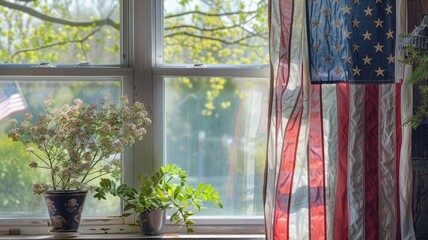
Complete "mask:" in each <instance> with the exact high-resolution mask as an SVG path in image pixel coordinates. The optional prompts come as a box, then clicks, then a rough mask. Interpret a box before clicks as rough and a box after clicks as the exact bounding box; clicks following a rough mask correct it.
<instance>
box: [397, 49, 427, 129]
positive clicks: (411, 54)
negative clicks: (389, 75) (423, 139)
mask: <svg viewBox="0 0 428 240" xmlns="http://www.w3.org/2000/svg"><path fill="white" fill-rule="evenodd" d="M405 50H406V53H407V55H406V57H405V58H404V59H403V60H402V63H404V64H411V65H414V66H415V68H414V70H413V72H412V74H411V75H410V76H409V78H408V79H407V81H406V83H407V84H410V85H419V86H418V88H419V92H420V101H419V102H418V106H417V109H416V112H415V113H414V114H413V116H412V117H410V118H408V119H406V120H405V122H404V123H405V124H410V125H411V126H412V127H413V128H417V127H418V126H419V125H420V124H421V123H422V121H423V120H424V119H425V118H427V117H428V111H427V110H428V86H426V82H424V81H426V80H427V79H428V71H427V69H428V52H427V51H426V50H422V49H418V48H415V47H411V46H410V47H406V48H405Z"/></svg>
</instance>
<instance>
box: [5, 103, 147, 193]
mask: <svg viewBox="0 0 428 240" xmlns="http://www.w3.org/2000/svg"><path fill="white" fill-rule="evenodd" d="M147 115H148V113H147V111H146V110H145V108H144V105H143V104H142V103H139V102H135V103H134V104H133V105H132V106H131V107H128V98H127V97H126V96H123V97H121V99H120V103H119V105H117V104H114V103H112V101H111V100H110V98H109V97H104V98H102V99H100V100H99V102H98V104H92V105H90V104H87V103H85V102H83V101H82V100H80V99H75V100H74V101H73V104H72V105H69V104H65V105H62V106H60V107H52V100H49V99H48V100H45V113H43V114H41V115H39V117H38V119H37V120H36V121H35V123H32V119H33V116H32V115H31V114H30V113H26V114H25V116H24V120H23V121H22V122H21V123H19V125H18V121H17V120H16V119H12V120H10V122H9V123H10V124H11V125H12V129H11V130H10V131H9V134H8V137H9V138H11V139H12V140H13V141H16V142H21V143H22V144H24V145H25V147H26V151H27V152H29V153H31V154H33V155H34V156H35V157H36V159H37V161H34V162H31V163H30V165H29V166H30V167H31V168H40V169H46V170H48V171H50V183H49V184H47V183H36V184H34V185H33V192H34V193H37V194H40V193H42V192H44V191H47V190H54V191H67V190H82V189H88V188H90V186H89V185H88V183H89V182H91V181H92V180H94V179H96V178H99V177H102V176H105V175H108V174H110V175H111V176H112V177H113V178H116V179H117V178H118V177H119V174H120V171H121V168H120V153H122V151H123V148H124V147H126V146H130V145H132V144H133V143H134V142H135V141H137V140H141V139H142V138H143V135H144V134H145V133H146V129H145V126H146V125H148V124H150V123H151V120H150V119H149V118H148V117H147ZM33 147H36V149H35V148H33Z"/></svg>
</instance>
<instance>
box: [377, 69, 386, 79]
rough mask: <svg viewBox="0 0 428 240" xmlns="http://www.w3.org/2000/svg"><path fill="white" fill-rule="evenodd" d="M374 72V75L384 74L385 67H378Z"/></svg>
mask: <svg viewBox="0 0 428 240" xmlns="http://www.w3.org/2000/svg"><path fill="white" fill-rule="evenodd" d="M375 72H376V77H379V76H384V75H383V72H385V69H382V68H380V67H379V68H378V69H377V70H375Z"/></svg>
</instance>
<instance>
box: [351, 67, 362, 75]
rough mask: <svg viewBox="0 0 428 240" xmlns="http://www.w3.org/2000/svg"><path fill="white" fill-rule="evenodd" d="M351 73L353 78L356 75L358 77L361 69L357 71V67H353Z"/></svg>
mask: <svg viewBox="0 0 428 240" xmlns="http://www.w3.org/2000/svg"><path fill="white" fill-rule="evenodd" d="M352 72H353V73H352V75H353V76H356V75H358V76H360V72H361V69H359V68H358V66H355V68H353V69H352Z"/></svg>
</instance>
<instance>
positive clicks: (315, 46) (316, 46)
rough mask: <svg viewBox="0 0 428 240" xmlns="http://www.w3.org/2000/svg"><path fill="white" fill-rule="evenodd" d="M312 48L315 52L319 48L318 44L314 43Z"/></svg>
mask: <svg viewBox="0 0 428 240" xmlns="http://www.w3.org/2000/svg"><path fill="white" fill-rule="evenodd" d="M312 49H313V50H314V52H315V53H317V52H318V50H319V49H320V45H319V44H316V45H314V47H313V48H312Z"/></svg>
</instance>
